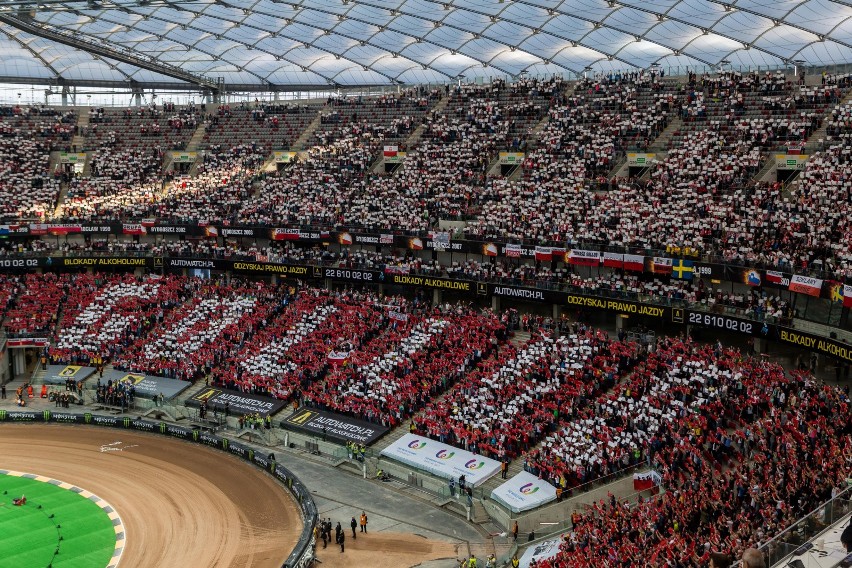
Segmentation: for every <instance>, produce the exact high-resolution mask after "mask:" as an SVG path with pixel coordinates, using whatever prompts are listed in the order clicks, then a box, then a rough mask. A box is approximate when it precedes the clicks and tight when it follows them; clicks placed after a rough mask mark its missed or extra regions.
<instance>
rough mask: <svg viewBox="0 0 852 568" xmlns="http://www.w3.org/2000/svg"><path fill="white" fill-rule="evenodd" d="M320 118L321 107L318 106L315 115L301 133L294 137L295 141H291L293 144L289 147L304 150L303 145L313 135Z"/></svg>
mask: <svg viewBox="0 0 852 568" xmlns="http://www.w3.org/2000/svg"><path fill="white" fill-rule="evenodd" d="M321 119H322V108H319V109H317V115H316V116H315V117H314V119H313V120H312V121H311V123H310V124H308V126H307V128H305V130H303V131H302V133H301V134H300V135H299V137H298V138H297V139H296V141H295V142H293V145H292V146H291V147H290V149H291V150H296V151H298V150H304V149H305V145H306V144H307V143H308V141H309V140H310V139H311V136H313V135H314V132H316V130H317V128H319V125H320V120H321Z"/></svg>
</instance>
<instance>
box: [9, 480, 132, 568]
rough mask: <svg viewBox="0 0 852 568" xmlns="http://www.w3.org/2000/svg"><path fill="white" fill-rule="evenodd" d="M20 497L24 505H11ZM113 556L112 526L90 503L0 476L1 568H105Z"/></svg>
mask: <svg viewBox="0 0 852 568" xmlns="http://www.w3.org/2000/svg"><path fill="white" fill-rule="evenodd" d="M22 495H26V497H27V503H26V505H24V506H21V507H17V506H15V505H13V504H12V500H13V499H17V498H19V497H21V496H22ZM114 552H115V529H114V528H113V522H112V520H111V519H110V518H109V516H108V515H107V513H106V512H105V511H104V510H103V509H101V508H100V507H99V506H98V505H97V504H96V503H95V502H94V501H92V500H91V499H86V498H85V497H83V496H81V495H78V494H77V493H75V492H74V491H70V490H67V489H63V488H61V487H58V486H56V485H54V484H52V483H47V482H42V481H36V480H35V479H29V478H26V477H15V476H12V475H0V565H2V566H16V567H18V568H46V567H48V566H52V567H53V568H75V567H79V568H103V567H105V566H107V565H108V564H109V563H110V560H111V559H112V556H113V553H114Z"/></svg>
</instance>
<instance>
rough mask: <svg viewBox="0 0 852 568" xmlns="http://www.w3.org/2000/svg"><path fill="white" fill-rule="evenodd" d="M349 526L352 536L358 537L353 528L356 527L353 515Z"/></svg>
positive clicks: (356, 522)
mask: <svg viewBox="0 0 852 568" xmlns="http://www.w3.org/2000/svg"><path fill="white" fill-rule="evenodd" d="M349 526H350V527H352V538H353V539H356V538H358V535H356V534H355V529H356V528H357V527H358V521H356V520H355V517H352V520H351V521H350V522H349Z"/></svg>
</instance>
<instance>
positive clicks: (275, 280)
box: [272, 274, 278, 286]
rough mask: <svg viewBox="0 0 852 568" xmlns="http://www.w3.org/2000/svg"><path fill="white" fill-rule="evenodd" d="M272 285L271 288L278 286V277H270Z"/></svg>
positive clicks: (274, 275) (275, 275)
mask: <svg viewBox="0 0 852 568" xmlns="http://www.w3.org/2000/svg"><path fill="white" fill-rule="evenodd" d="M272 285H273V286H276V285H278V275H277V274H273V275H272Z"/></svg>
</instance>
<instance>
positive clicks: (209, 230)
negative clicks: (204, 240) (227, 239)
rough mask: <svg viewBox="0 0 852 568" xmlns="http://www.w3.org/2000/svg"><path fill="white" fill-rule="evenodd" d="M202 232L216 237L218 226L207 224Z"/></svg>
mask: <svg viewBox="0 0 852 568" xmlns="http://www.w3.org/2000/svg"><path fill="white" fill-rule="evenodd" d="M204 234H205V235H207V236H208V237H218V236H219V228H218V227H214V226H213V225H208V226H206V227H204Z"/></svg>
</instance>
